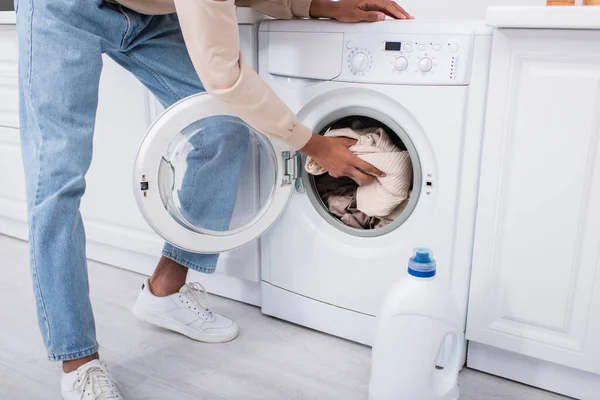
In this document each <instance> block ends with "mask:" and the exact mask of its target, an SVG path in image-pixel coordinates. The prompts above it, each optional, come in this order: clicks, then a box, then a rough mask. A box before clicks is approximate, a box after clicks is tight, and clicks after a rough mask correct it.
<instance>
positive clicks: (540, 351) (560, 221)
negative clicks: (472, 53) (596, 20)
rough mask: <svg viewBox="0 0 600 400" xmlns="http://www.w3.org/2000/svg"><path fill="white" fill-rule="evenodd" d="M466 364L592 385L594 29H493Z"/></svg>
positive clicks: (567, 386) (549, 384) (595, 348)
mask: <svg viewBox="0 0 600 400" xmlns="http://www.w3.org/2000/svg"><path fill="white" fill-rule="evenodd" d="M467 338H468V339H469V340H470V341H472V343H471V346H470V350H469V356H468V359H469V361H468V365H469V366H471V367H473V368H477V369H482V370H485V371H488V372H491V373H495V374H498V375H502V376H505V377H508V378H511V379H515V380H519V381H523V382H525V383H529V384H532V385H535V386H541V387H544V388H546V389H549V390H553V391H558V392H562V393H565V394H568V395H571V396H575V397H577V398H584V399H598V398H599V396H600V375H596V374H600V31H594V30H589V31H583V30H582V31H577V30H533V29H497V30H496V32H495V35H494V44H493V54H492V70H491V74H490V87H489V96H488V111H487V118H486V131H485V136H484V146H483V153H482V171H481V181H480V194H479V207H478V212H477V229H476V237H475V248H474V255H473V271H472V281H471V294H470V302H469V315H468V327H467Z"/></svg>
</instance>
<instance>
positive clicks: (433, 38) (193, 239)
mask: <svg viewBox="0 0 600 400" xmlns="http://www.w3.org/2000/svg"><path fill="white" fill-rule="evenodd" d="M258 39H259V40H258V42H259V52H258V53H259V72H260V74H261V75H262V77H263V78H264V79H265V80H266V81H267V82H268V83H269V84H270V85H271V87H272V88H273V90H275V91H276V92H277V94H278V95H279V96H280V97H281V98H282V99H284V101H286V102H287V104H288V105H289V106H290V107H291V108H292V109H293V110H294V111H295V112H296V113H297V114H298V116H299V119H300V120H301V121H302V122H303V123H304V124H306V125H307V126H309V127H311V128H312V129H313V130H314V131H315V132H319V133H323V132H325V131H327V129H329V128H331V127H334V126H338V125H339V124H341V123H345V122H344V121H348V120H351V119H358V120H360V121H363V122H365V121H366V122H367V123H369V124H379V125H380V126H382V127H385V129H386V130H387V131H388V132H389V134H390V137H391V138H392V139H393V141H394V142H395V143H396V144H397V145H398V146H402V148H403V149H404V150H406V151H407V152H408V153H409V155H410V158H411V163H412V169H413V174H412V175H413V176H412V188H411V192H410V193H411V194H410V197H409V199H408V201H407V204H406V207H405V208H404V211H403V212H402V213H401V214H400V215H398V216H397V217H396V218H395V220H394V221H392V222H391V223H389V224H388V225H386V226H385V227H382V228H378V229H371V230H359V229H356V228H351V227H349V226H346V225H344V224H343V223H342V222H341V221H340V220H338V219H337V218H336V217H334V216H333V215H332V214H330V213H329V212H328V210H327V209H326V207H325V205H324V202H323V201H322V200H321V198H320V196H319V194H318V193H317V188H316V186H317V185H316V183H315V182H316V181H315V177H313V176H310V175H308V174H307V173H306V172H304V169H303V164H304V161H305V160H304V159H303V157H302V156H301V155H300V154H299V153H297V152H295V151H294V149H293V148H291V147H290V146H288V145H286V144H285V143H282V142H280V141H277V140H270V139H268V138H266V137H265V136H263V135H261V134H260V133H258V132H256V131H255V130H253V129H252V128H250V127H248V126H247V125H245V124H244V123H243V122H242V121H240V120H239V119H237V118H235V117H234V116H233V115H232V114H231V112H230V111H229V110H228V109H227V107H226V106H225V105H224V104H222V103H220V102H218V101H217V100H216V99H214V98H212V97H211V96H210V95H209V94H198V95H195V96H191V97H189V98H187V99H184V100H182V101H180V102H178V103H177V104H175V105H173V106H171V107H170V108H168V109H167V110H166V111H165V112H164V113H162V114H161V115H160V116H159V117H158V118H157V119H156V121H155V122H154V124H153V125H152V126H151V127H150V129H149V130H148V132H147V134H146V137H145V138H144V140H143V142H142V144H141V146H140V148H139V152H138V156H137V158H136V161H135V166H134V173H133V187H134V194H135V198H136V202H137V205H138V207H139V208H140V210H141V213H142V215H143V216H144V218H145V219H146V221H147V222H148V223H149V225H150V226H151V227H152V228H153V229H154V230H155V231H156V232H157V233H158V234H160V235H161V236H162V237H163V238H164V239H165V240H166V241H168V242H170V243H172V244H174V245H175V246H177V247H179V248H182V249H185V250H189V251H193V252H198V253H216V252H229V251H230V250H233V249H238V248H241V247H244V246H252V245H253V243H256V242H255V241H256V240H257V239H259V238H260V242H259V243H260V246H259V247H260V252H259V258H260V259H259V262H260V269H261V274H260V281H261V282H260V293H261V296H262V299H261V306H262V310H263V312H264V313H265V314H268V315H271V316H274V317H278V318H281V319H285V320H288V321H291V322H294V323H297V324H301V325H304V326H307V327H311V328H314V329H317V330H320V331H323V332H327V333H330V334H333V335H337V336H340V337H343V338H347V339H350V340H353V341H356V342H360V343H365V344H370V343H371V340H372V337H373V331H374V321H375V316H376V314H377V312H378V309H379V306H380V304H381V301H382V299H383V296H384V294H385V292H386V290H387V289H388V287H389V286H390V285H391V284H392V283H393V282H395V281H396V280H398V279H400V278H402V277H404V276H405V275H406V267H407V261H408V259H409V257H410V256H411V255H412V250H413V248H415V247H423V246H427V247H430V248H432V249H433V251H434V252H435V257H436V259H437V262H438V276H437V279H439V280H441V281H442V282H443V283H444V284H446V285H448V286H449V287H450V288H451V289H452V291H453V293H454V295H455V297H456V301H457V302H458V304H459V305H460V309H461V310H462V313H463V315H465V314H466V304H467V296H468V288H469V274H470V265H471V249H472V241H473V229H474V219H475V208H476V192H477V184H478V176H479V163H480V159H479V158H480V148H481V139H482V131H483V119H484V109H485V93H486V83H487V76H488V63H489V54H490V44H491V32H490V30H488V29H487V28H486V27H485V26H484V25H483V24H480V23H469V22H464V23H427V22H417V21H415V22H413V21H385V22H380V23H374V24H342V23H337V22H332V21H306V20H296V21H266V22H263V23H262V24H261V26H260V29H259V38H258ZM216 117H218V118H216ZM226 120H227V121H229V122H230V124H229V125H228V129H227V130H226V131H223V130H222V129H220V128H219V127H220V125H219V121H221V122H222V121H226ZM215 135H217V136H218V137H219V139H218V140H213V139H215V138H216V136H215ZM219 143H220V144H219ZM222 143H226V145H225V146H222ZM229 146H235V149H236V150H235V151H233V152H230V153H228V154H230V157H231V159H232V162H231V165H227V167H226V168H224V167H221V168H218V169H214V168H211V167H210V165H206V164H203V162H202V161H201V160H202V159H203V157H204V152H206V151H213V152H214V151H221V150H222V151H230V150H226V149H229ZM219 149H220V150H219ZM199 160H200V161H199ZM209 164H210V163H209ZM236 166H237V167H236ZM207 193H209V194H210V195H208V196H207ZM223 193H227V194H228V196H221V195H222V194H223ZM194 196H201V197H199V198H200V199H201V200H202V202H203V203H202V207H194V204H196V202H193V201H191V199H193V198H194ZM231 196H233V197H235V199H236V200H235V204H234V208H233V213H232V218H231V220H230V222H227V223H225V222H224V221H223V220H219V218H221V217H223V213H222V212H221V211H222V210H223V208H227V207H229V206H230V205H226V204H225V203H227V199H228V198H231ZM213 211H214V212H213ZM221 219H222V218H221ZM228 221H229V220H228ZM250 258H252V259H250ZM245 262H248V263H253V262H254V257H249V258H248V259H247V260H244V259H238V260H237V265H240V267H243V264H244V263H245ZM240 291H244V288H243V287H241V288H240Z"/></svg>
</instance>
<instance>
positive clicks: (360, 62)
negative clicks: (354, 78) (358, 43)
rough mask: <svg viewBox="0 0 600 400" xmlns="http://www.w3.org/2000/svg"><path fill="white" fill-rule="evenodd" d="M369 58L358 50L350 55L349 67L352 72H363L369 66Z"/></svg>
mask: <svg viewBox="0 0 600 400" xmlns="http://www.w3.org/2000/svg"><path fill="white" fill-rule="evenodd" d="M370 62H371V60H370V59H369V56H368V55H367V54H366V53H363V52H358V53H356V54H355V55H353V56H352V61H351V64H350V65H351V67H352V71H354V72H364V71H366V70H367V69H368V68H369V63H370Z"/></svg>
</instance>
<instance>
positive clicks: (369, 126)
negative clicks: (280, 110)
mask: <svg viewBox="0 0 600 400" xmlns="http://www.w3.org/2000/svg"><path fill="white" fill-rule="evenodd" d="M321 134H323V135H325V136H333V137H346V138H350V139H354V140H356V141H357V142H356V144H355V145H354V146H352V147H351V148H350V150H351V151H352V152H353V153H355V154H356V155H357V156H359V158H361V159H363V160H364V161H366V162H368V163H369V164H372V165H374V166H375V167H377V168H378V169H380V170H381V171H383V172H385V173H386V176H385V177H377V178H375V179H374V180H373V181H371V182H369V183H367V184H364V185H361V186H359V185H358V184H357V183H356V182H355V181H354V180H353V179H351V178H347V177H343V178H335V177H333V176H331V175H330V174H329V173H328V172H327V171H325V170H324V169H323V168H321V167H320V166H319V165H318V164H316V163H315V162H314V161H313V160H312V159H310V158H308V159H307V160H306V162H305V169H306V171H307V172H308V173H309V176H310V181H311V185H310V186H311V189H312V195H314V196H315V198H316V200H317V203H318V205H319V206H320V207H321V210H318V211H320V212H321V214H322V215H323V211H325V213H326V214H325V215H326V216H328V218H327V219H328V220H329V222H330V223H332V222H333V223H334V224H335V225H336V226H338V227H339V228H341V229H343V230H347V231H349V232H351V233H354V234H358V235H360V232H363V233H367V232H371V233H375V232H376V231H377V232H379V231H383V230H385V231H389V230H393V229H395V228H397V227H398V226H400V225H401V224H402V223H403V222H404V221H405V220H406V219H407V218H408V215H409V214H410V212H412V210H413V209H414V203H415V201H411V200H413V199H412V197H411V196H412V194H413V185H414V181H415V178H414V176H415V173H414V169H415V168H414V165H415V164H416V163H414V160H413V155H411V151H409V148H407V146H406V144H405V143H404V142H403V140H402V139H401V137H400V135H398V134H397V133H396V132H395V131H394V130H393V129H392V128H390V127H389V126H387V125H385V124H383V123H381V122H379V121H378V120H376V119H373V118H370V117H362V116H349V117H345V118H343V119H340V120H337V121H335V122H333V123H331V124H329V125H328V126H326V127H325V129H323V131H322V132H321ZM405 136H406V135H405ZM411 147H412V146H411Z"/></svg>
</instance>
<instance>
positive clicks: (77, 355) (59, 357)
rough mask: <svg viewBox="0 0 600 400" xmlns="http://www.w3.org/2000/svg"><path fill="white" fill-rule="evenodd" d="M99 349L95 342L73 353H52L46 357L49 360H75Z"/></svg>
mask: <svg viewBox="0 0 600 400" xmlns="http://www.w3.org/2000/svg"><path fill="white" fill-rule="evenodd" d="M99 349H100V346H99V345H98V344H97V343H96V344H95V345H93V346H90V347H87V348H85V349H83V350H79V351H75V352H73V353H66V354H59V355H52V356H49V357H48V358H49V359H50V361H70V360H77V359H79V358H83V357H87V356H91V355H92V354H96V353H97V352H98V350H99Z"/></svg>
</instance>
